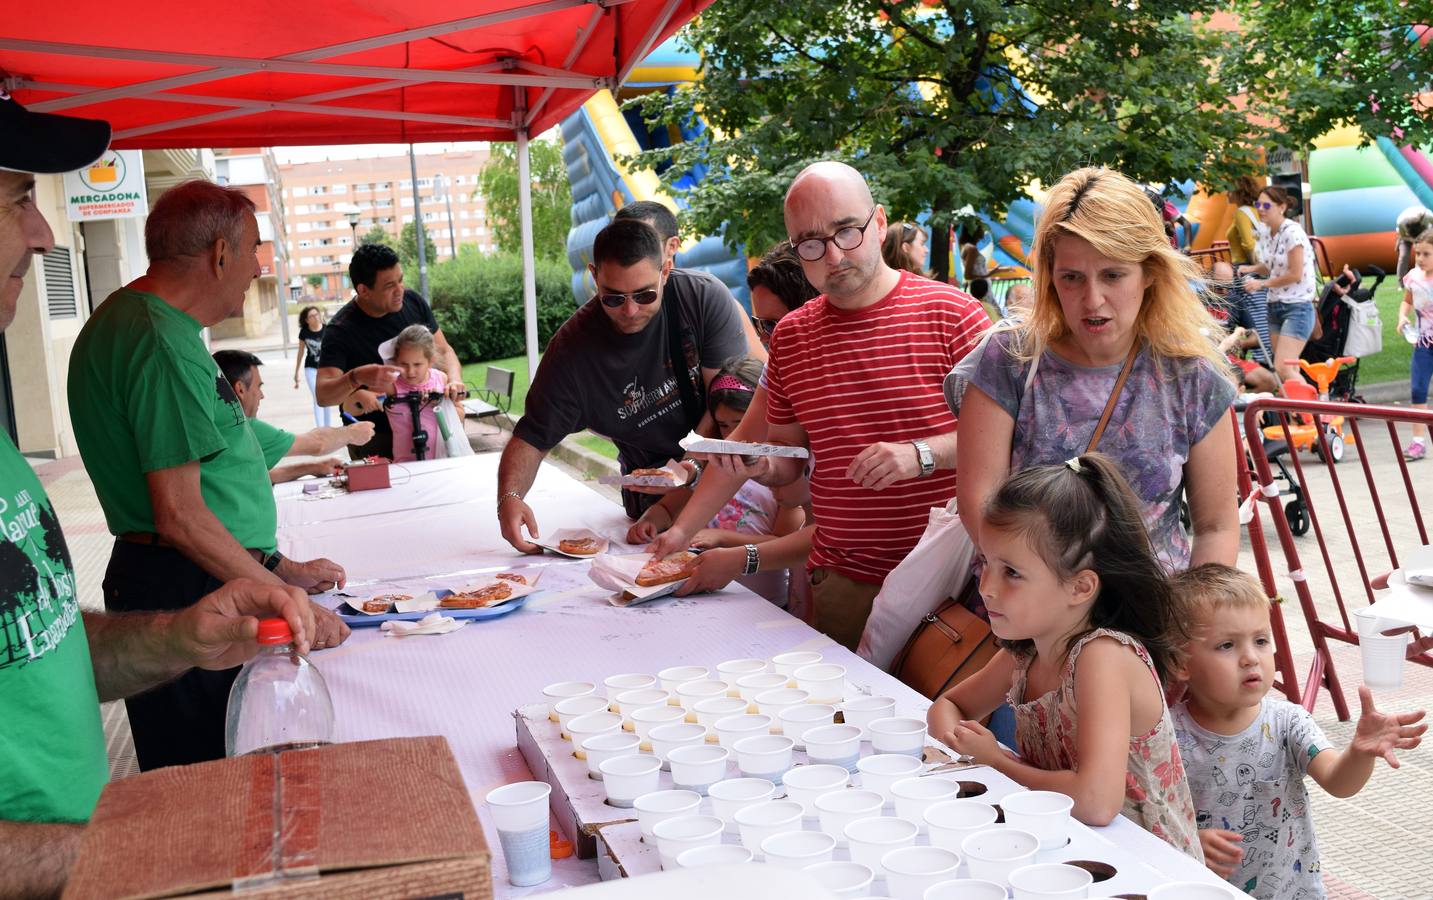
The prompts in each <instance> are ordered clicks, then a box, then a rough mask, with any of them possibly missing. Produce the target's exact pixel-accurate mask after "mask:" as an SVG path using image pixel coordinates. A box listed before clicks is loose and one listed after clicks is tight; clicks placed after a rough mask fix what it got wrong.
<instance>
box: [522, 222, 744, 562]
mask: <svg viewBox="0 0 1433 900" xmlns="http://www.w3.org/2000/svg"><path fill="white" fill-rule="evenodd" d="M590 268H591V272H592V278H593V281H594V282H595V283H596V285H597V296H596V297H594V298H593V299H591V300H589V301H588V302H587V303H586V304H585V305H584V306H583V307H582V308H581V309H579V310H578V311H577V312H576V313H574V314H573V316H572V318H570V319H568V320H567V322H566V323H565V324H564V325H563V326H562V327H561V328H560V329H558V331H557V334H555V335H553V337H552V341H551V342H550V343H549V344H548V346H547V350H546V352H545V353H544V354H543V357H542V364H541V365H540V366H539V367H538V370H537V377H536V378H535V379H534V380H533V383H532V388H531V389H530V390H529V391H528V395H527V402H526V409H525V412H524V415H523V417H522V418H521V419H519V420H518V423H517V427H516V428H515V429H514V431H513V438H512V440H510V441H509V442H508V445H507V447H506V449H504V450H503V458H502V462H501V463H500V464H499V467H498V522H499V524H500V525H501V526H502V532H503V537H504V538H506V539H507V542H508V543H510V544H512V545H513V546H514V547H516V548H517V549H518V550H521V551H522V552H524V553H536V552H538V550H539V548H538V547H537V545H535V544H533V543H531V542H530V541H528V540H526V539H525V538H524V537H523V534H522V528H523V526H524V525H526V526H527V530H528V534H529V535H530V536H531V537H537V536H538V527H537V518H536V516H534V515H533V512H532V509H531V508H530V507H529V506H528V505H527V503H526V502H524V500H523V497H524V496H525V495H526V494H527V491H528V489H529V488H531V487H532V483H533V479H534V478H535V477H536V476H537V470H538V466H539V465H540V464H541V463H542V460H543V457H545V456H546V455H547V453H548V451H549V450H551V449H552V448H553V447H555V446H556V445H557V444H558V443H559V442H560V441H561V440H562V439H563V438H565V437H567V436H568V435H569V434H573V433H575V432H578V431H581V430H583V429H584V428H585V429H588V430H590V431H593V432H596V433H597V434H600V435H602V436H603V437H606V438H608V439H609V440H611V441H612V442H613V443H614V444H616V445H617V450H618V462H619V463H620V464H621V467H622V471H623V472H630V471H632V470H633V469H637V468H647V467H655V466H662V465H665V464H666V463H667V461H668V460H670V459H673V458H681V456H682V449H681V447H680V446H679V444H678V442H679V441H680V440H681V439H682V438H684V437H686V435H687V434H688V433H689V432H691V431H692V430H694V429H700V428H702V427H703V423H704V421H705V420H706V419H708V418H709V417H708V416H707V414H706V412H707V411H706V386H707V385H709V384H710V383H711V381H712V379H713V378H715V377H716V373H717V370H718V369H719V368H720V367H721V365H722V363H723V362H725V361H726V360H728V359H730V358H732V357H734V356H740V355H742V354H744V353H745V352H746V340H745V338H744V336H743V335H742V328H741V321H740V318H739V316H738V312H737V306H736V304H734V303H733V302H732V299H731V294H730V293H729V292H728V291H727V290H726V289H725V287H723V285H722V284H721V282H720V281H718V280H717V279H716V278H714V277H712V276H710V275H707V274H705V273H702V272H688V271H673V269H672V265H671V262H670V261H669V260H668V259H666V256H665V254H664V252H663V247H662V239H661V238H660V237H659V236H658V234H657V232H655V231H653V230H652V228H651V227H650V226H649V225H647V224H646V223H644V222H640V221H636V220H632V219H619V220H617V221H614V222H612V223H611V224H610V225H608V226H607V227H606V228H604V229H602V230H601V231H600V232H598V234H597V238H596V239H595V240H594V241H593V243H592V265H591V267H590ZM674 360H675V361H676V362H677V365H675V366H674V365H673V362H674ZM655 499H656V498H655V497H653V496H651V495H643V494H635V493H629V492H624V494H623V500H624V506H625V507H626V509H627V514H628V515H629V516H631V517H632V518H636V517H637V516H639V515H641V513H642V510H643V509H644V508H645V506H646V505H647V504H646V503H644V502H643V501H645V500H655Z"/></svg>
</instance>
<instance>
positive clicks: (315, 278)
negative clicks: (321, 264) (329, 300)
mask: <svg viewBox="0 0 1433 900" xmlns="http://www.w3.org/2000/svg"><path fill="white" fill-rule="evenodd" d="M304 280H305V281H307V282H308V284H309V287H312V288H321V287H323V276H322V275H310V276H309V277H308V278H306V279H304Z"/></svg>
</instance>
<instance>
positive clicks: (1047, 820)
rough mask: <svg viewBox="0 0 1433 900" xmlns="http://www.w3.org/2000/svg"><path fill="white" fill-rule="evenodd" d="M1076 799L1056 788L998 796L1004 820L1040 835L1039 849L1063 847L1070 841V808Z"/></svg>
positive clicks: (1038, 836) (1022, 829) (1008, 823)
mask: <svg viewBox="0 0 1433 900" xmlns="http://www.w3.org/2000/svg"><path fill="white" fill-rule="evenodd" d="M1074 807H1075V801H1074V800H1073V799H1072V798H1070V797H1068V796H1066V795H1064V794H1061V793H1058V792H1056V791H1016V792H1015V793H1013V794H1006V795H1005V796H1004V797H1001V798H1000V808H1001V809H1003V810H1005V824H1006V825H1009V826H1010V827H1011V828H1015V829H1018V830H1020V831H1028V832H1030V833H1031V834H1033V835H1035V837H1037V838H1039V839H1040V849H1041V850H1052V849H1054V848H1056V847H1063V846H1065V844H1067V843H1069V841H1070V810H1072V809H1074Z"/></svg>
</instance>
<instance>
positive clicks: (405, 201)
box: [398, 196, 413, 206]
mask: <svg viewBox="0 0 1433 900" xmlns="http://www.w3.org/2000/svg"><path fill="white" fill-rule="evenodd" d="M398 205H399V206H412V205H413V198H412V197H408V196H404V197H400V198H399V199H398Z"/></svg>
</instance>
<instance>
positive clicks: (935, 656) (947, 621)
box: [891, 578, 1000, 700]
mask: <svg viewBox="0 0 1433 900" xmlns="http://www.w3.org/2000/svg"><path fill="white" fill-rule="evenodd" d="M975 592H976V581H975V579H974V578H972V579H970V581H968V582H967V583H966V586H965V589H964V590H962V591H961V596H960V597H949V598H947V599H946V600H945V601H944V602H943V603H941V605H940V606H939V607H937V608H936V610H935V612H931V613H927V614H926V616H925V618H923V619H922V620H921V623H920V624H919V625H917V626H916V629H915V631H914V632H912V633H911V636H910V640H908V641H906V645H905V647H903V648H901V652H900V653H898V654H897V655H896V659H895V662H894V663H893V664H892V665H891V672H892V674H894V675H895V676H896V677H897V678H899V679H900V680H901V681H902V682H903V683H905V684H906V685H908V686H910V687H911V688H912V689H914V690H917V691H920V692H921V694H923V695H925V696H926V697H927V698H928V699H931V700H934V699H935V698H936V697H939V696H940V695H941V694H943V693H945V692H946V691H948V690H950V688H951V687H953V686H955V685H956V684H958V683H959V682H961V681H963V680H964V679H965V678H966V677H967V676H970V675H973V674H974V673H976V672H979V671H980V670H981V669H982V668H984V667H985V664H986V663H988V662H990V660H991V657H993V656H995V652H996V651H997V650H999V649H1000V646H999V644H997V643H996V640H995V635H994V634H992V633H991V631H990V623H988V622H986V621H985V620H984V619H982V618H980V617H979V616H977V615H976V614H975V613H973V612H971V611H970V609H969V608H968V607H967V606H966V602H965V601H966V600H967V599H969V597H973V596H974V594H975Z"/></svg>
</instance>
